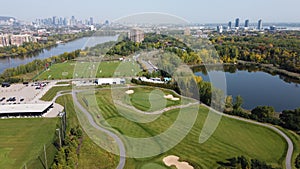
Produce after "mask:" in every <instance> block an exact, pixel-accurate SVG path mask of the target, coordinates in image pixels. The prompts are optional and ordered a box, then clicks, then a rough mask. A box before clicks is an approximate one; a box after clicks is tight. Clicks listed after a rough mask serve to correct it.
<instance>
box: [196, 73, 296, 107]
mask: <svg viewBox="0 0 300 169" xmlns="http://www.w3.org/2000/svg"><path fill="white" fill-rule="evenodd" d="M231 70H232V69H231ZM224 73H225V77H226V83H227V95H232V96H233V97H236V96H238V95H240V96H242V98H243V100H244V104H243V105H242V107H243V108H245V109H248V110H251V109H253V108H255V107H256V106H259V105H262V106H264V105H268V106H273V107H274V108H275V110H276V111H277V112H281V111H282V110H287V109H296V108H300V84H299V82H291V81H288V80H286V79H284V78H283V77H282V76H279V75H271V74H268V73H265V72H263V71H259V70H258V71H257V70H256V71H251V70H239V69H234V71H229V70H226V71H221V70H212V71H209V75H210V76H214V77H222V76H221V75H222V74H223V75H224ZM195 74H196V75H198V76H201V77H202V78H203V80H205V81H210V78H209V75H208V74H207V72H205V71H199V72H196V73H195ZM214 86H216V87H221V86H218V84H214Z"/></svg>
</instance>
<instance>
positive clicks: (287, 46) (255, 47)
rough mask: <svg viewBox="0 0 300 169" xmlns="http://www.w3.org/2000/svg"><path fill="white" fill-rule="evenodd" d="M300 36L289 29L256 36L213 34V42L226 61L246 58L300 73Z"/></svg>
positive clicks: (246, 59) (230, 61)
mask: <svg viewBox="0 0 300 169" xmlns="http://www.w3.org/2000/svg"><path fill="white" fill-rule="evenodd" d="M299 39H300V33H299V32H292V31H286V32H278V33H275V34H269V33H267V34H265V35H257V36H250V35H249V36H241V35H222V36H214V37H213V38H211V41H212V43H213V44H214V45H215V48H216V50H217V51H218V53H219V55H220V57H221V59H222V60H223V61H224V62H226V63H232V62H236V61H237V60H244V61H251V62H256V63H263V64H273V65H274V66H277V67H279V68H282V69H285V70H288V71H292V72H296V73H300V49H299V45H300V40H299Z"/></svg>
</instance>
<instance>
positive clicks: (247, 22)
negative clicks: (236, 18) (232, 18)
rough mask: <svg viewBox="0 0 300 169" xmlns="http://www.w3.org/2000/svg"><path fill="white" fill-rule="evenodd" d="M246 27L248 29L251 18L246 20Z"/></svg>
mask: <svg viewBox="0 0 300 169" xmlns="http://www.w3.org/2000/svg"><path fill="white" fill-rule="evenodd" d="M245 28H246V29H248V28H249V19H247V20H246V21H245Z"/></svg>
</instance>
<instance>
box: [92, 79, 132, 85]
mask: <svg viewBox="0 0 300 169" xmlns="http://www.w3.org/2000/svg"><path fill="white" fill-rule="evenodd" d="M125 82H126V81H125V79H123V78H100V79H97V80H96V84H98V85H119V84H125Z"/></svg>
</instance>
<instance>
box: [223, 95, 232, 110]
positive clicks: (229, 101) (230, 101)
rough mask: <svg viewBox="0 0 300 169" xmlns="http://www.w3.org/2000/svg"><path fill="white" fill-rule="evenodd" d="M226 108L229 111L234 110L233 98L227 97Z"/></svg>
mask: <svg viewBox="0 0 300 169" xmlns="http://www.w3.org/2000/svg"><path fill="white" fill-rule="evenodd" d="M225 107H226V108H227V109H232V107H233V98H232V96H227V97H226V101H225Z"/></svg>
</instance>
